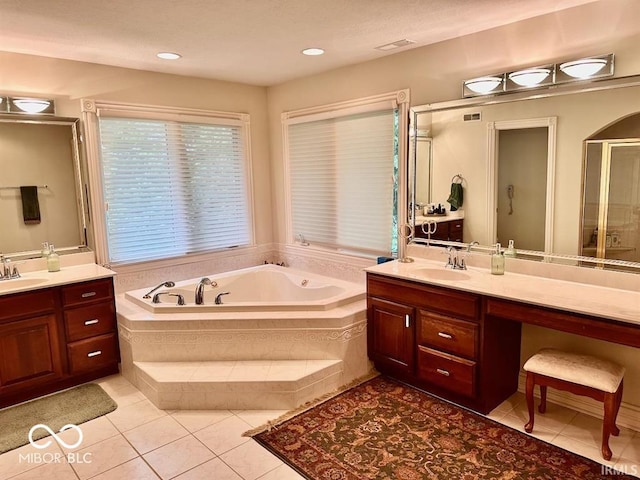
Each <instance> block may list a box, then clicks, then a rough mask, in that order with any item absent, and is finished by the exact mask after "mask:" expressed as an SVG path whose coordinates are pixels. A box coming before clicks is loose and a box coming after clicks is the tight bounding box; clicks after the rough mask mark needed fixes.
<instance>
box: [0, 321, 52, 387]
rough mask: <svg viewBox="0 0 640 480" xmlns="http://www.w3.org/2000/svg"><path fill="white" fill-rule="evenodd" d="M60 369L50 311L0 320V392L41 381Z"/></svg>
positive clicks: (29, 385) (43, 381)
mask: <svg viewBox="0 0 640 480" xmlns="http://www.w3.org/2000/svg"><path fill="white" fill-rule="evenodd" d="M62 373H63V372H62V361H61V352H60V347H59V341H58V329H57V320H56V316H55V315H54V314H48V315H41V316H38V317H32V318H26V319H23V320H16V321H10V322H3V323H0V392H2V393H9V392H12V391H16V390H19V389H23V388H30V387H35V386H38V385H40V384H45V383H47V382H50V381H51V380H55V379H57V378H59V377H61V376H62Z"/></svg>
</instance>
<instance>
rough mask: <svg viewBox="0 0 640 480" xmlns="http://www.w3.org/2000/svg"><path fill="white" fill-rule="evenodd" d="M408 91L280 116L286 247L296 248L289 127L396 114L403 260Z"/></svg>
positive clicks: (311, 246)
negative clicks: (362, 115)
mask: <svg viewBox="0 0 640 480" xmlns="http://www.w3.org/2000/svg"><path fill="white" fill-rule="evenodd" d="M409 100H410V91H409V89H404V90H397V91H393V92H389V93H384V94H380V95H374V96H370V97H363V98H358V99H354V100H348V101H344V102H337V103H331V104H327V105H320V106H315V107H310V108H303V109H299V110H291V111H288V112H283V113H282V114H281V126H282V152H283V175H284V186H285V188H284V202H285V220H286V221H285V224H286V225H285V243H286V244H287V246H298V245H300V244H299V242H297V241H296V238H295V235H296V234H295V232H294V231H293V213H292V198H291V197H292V194H291V186H292V185H291V163H290V156H289V128H288V127H289V125H292V124H296V123H306V122H313V121H317V120H324V119H331V118H339V117H346V116H351V115H356V114H359V113H367V112H374V111H378V110H383V109H397V110H398V198H397V202H398V205H397V216H398V219H397V221H398V245H397V247H398V253H397V255H398V257H399V258H404V257H405V249H406V238H404V237H403V232H404V231H406V225H407V205H405V203H406V202H404V200H403V199H406V197H407V195H406V192H407V168H408V163H407V162H408V138H409ZM303 248H305V249H311V250H316V251H323V252H332V253H335V254H337V255H342V256H351V257H353V256H356V257H365V258H369V257H375V256H377V255H375V254H372V253H370V252H366V251H364V250H363V251H358V250H346V249H335V248H331V247H327V246H322V245H317V244H313V243H311V244H309V245H305V246H304V247H303Z"/></svg>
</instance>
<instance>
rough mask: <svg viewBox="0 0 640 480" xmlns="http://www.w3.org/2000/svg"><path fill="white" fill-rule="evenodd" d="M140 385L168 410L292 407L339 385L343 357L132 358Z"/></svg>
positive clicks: (160, 405) (150, 397)
mask: <svg viewBox="0 0 640 480" xmlns="http://www.w3.org/2000/svg"><path fill="white" fill-rule="evenodd" d="M133 364H134V368H135V377H136V383H137V387H138V389H140V391H141V392H142V393H144V394H145V395H146V396H147V398H149V400H151V401H152V402H153V403H154V404H155V405H156V406H157V407H158V408H161V409H165V410H170V409H176V410H213V409H291V408H295V407H297V406H299V405H302V404H304V403H306V402H308V401H310V400H313V399H315V398H318V397H320V396H322V395H324V394H326V393H330V392H332V391H334V390H336V389H337V388H338V387H340V383H341V379H342V370H343V365H342V360H238V361H206V362H134V363H133Z"/></svg>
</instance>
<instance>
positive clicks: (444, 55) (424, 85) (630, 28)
mask: <svg viewBox="0 0 640 480" xmlns="http://www.w3.org/2000/svg"><path fill="white" fill-rule="evenodd" d="M638 18H640V2H638V1H635V0H607V1H601V2H596V3H591V4H587V5H584V6H581V7H576V8H572V9H567V10H563V11H560V12H557V13H554V14H550V15H545V16H542V17H537V18H533V19H530V20H526V21H523V22H518V23H517V24H513V25H507V26H505V27H500V28H496V29H492V30H489V31H486V32H481V33H478V34H474V35H468V36H465V37H460V38H457V39H453V40H449V41H445V42H441V43H438V44H435V45H430V46H426V47H422V48H416V49H412V50H408V51H405V52H401V53H397V54H394V55H390V56H388V57H384V58H382V59H379V60H375V61H371V62H366V63H361V64H358V65H353V66H349V67H345V68H341V69H337V70H333V71H331V72H326V73H323V74H319V75H315V76H312V77H307V78H302V79H299V80H295V81H291V82H287V83H284V84H282V85H278V86H275V87H271V88H269V90H268V101H269V130H270V139H271V159H272V160H271V161H272V182H273V192H274V197H273V202H274V222H275V223H274V228H275V238H276V240H278V241H284V235H285V225H284V221H285V220H284V216H283V215H282V214H281V213H280V212H283V211H284V195H283V190H284V189H283V168H282V133H281V124H280V114H281V113H282V112H284V111H289V110H295V109H299V108H303V107H308V106H313V105H322V104H327V103H332V102H337V101H343V100H349V99H353V98H358V97H364V96H368V95H376V94H380V93H384V92H389V91H393V90H399V89H403V88H410V89H411V104H412V105H422V104H426V103H433V102H439V101H446V100H454V99H459V98H460V95H461V90H462V87H461V84H462V81H463V80H464V79H467V78H473V77H474V76H478V75H483V74H489V73H494V72H503V71H507V70H509V69H512V68H518V67H525V66H531V65H536V64H543V63H550V62H553V61H556V60H563V59H567V58H579V57H581V56H587V55H594V54H601V53H609V52H614V53H615V54H616V75H618V76H624V75H631V74H638V73H640V55H638V53H637V45H638V44H640V27H639V26H638V21H637V19H638ZM329 54H330V52H329ZM559 173H560V174H561V175H563V174H564V173H563V172H559ZM483 182H484V181H483ZM485 183H486V182H485ZM480 185H481V184H478V188H481V186H480ZM485 188H486V187H485ZM483 208H484V206H483Z"/></svg>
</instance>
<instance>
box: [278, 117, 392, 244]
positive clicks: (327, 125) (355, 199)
mask: <svg viewBox="0 0 640 480" xmlns="http://www.w3.org/2000/svg"><path fill="white" fill-rule="evenodd" d="M395 132H396V119H395V111H394V110H393V109H386V110H383V111H373V112H367V113H360V114H356V115H348V116H343V117H338V118H329V119H323V120H316V121H309V122H304V121H300V119H298V120H297V121H296V122H295V123H292V124H289V125H288V126H287V141H288V152H289V174H290V188H291V221H292V233H293V235H294V236H298V235H300V234H302V235H303V236H304V238H305V240H306V241H308V242H310V243H311V244H320V245H324V246H329V247H331V248H336V249H340V250H349V251H356V252H367V253H377V254H386V255H388V254H390V253H391V251H392V249H393V241H394V240H393V237H394V228H393V217H394V204H395V202H394V185H395V178H394V174H395V166H394V165H397V162H395V161H394V158H395V155H396V154H397V153H396V152H397V144H396V133H395Z"/></svg>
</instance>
